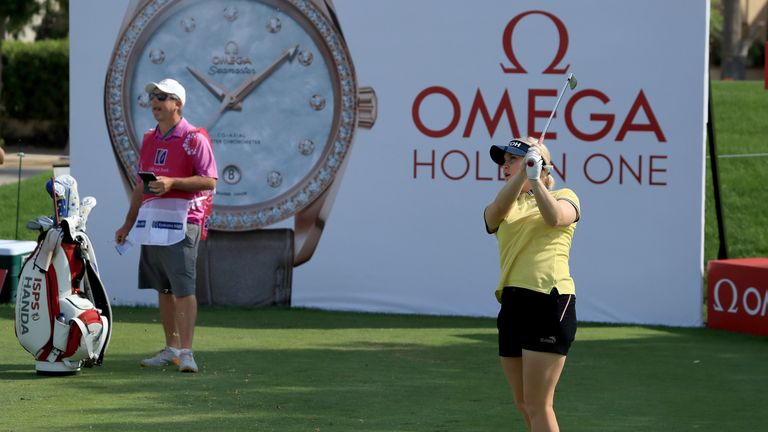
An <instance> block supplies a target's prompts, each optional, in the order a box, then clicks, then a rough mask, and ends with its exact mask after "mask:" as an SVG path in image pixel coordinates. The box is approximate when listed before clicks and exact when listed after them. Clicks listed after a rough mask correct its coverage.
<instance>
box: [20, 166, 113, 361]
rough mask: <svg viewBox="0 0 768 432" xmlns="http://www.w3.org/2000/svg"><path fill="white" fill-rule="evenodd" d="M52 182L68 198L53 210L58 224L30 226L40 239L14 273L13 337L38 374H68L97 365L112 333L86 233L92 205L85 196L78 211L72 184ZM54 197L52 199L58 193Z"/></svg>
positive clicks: (68, 180) (109, 312) (59, 180)
mask: <svg viewBox="0 0 768 432" xmlns="http://www.w3.org/2000/svg"><path fill="white" fill-rule="evenodd" d="M55 183H62V184H65V185H66V189H67V190H66V191H65V192H66V195H67V198H69V199H68V200H67V201H68V202H66V203H65V202H58V203H57V205H56V212H57V215H56V219H57V221H58V223H56V224H54V225H52V226H45V224H44V223H42V226H40V225H41V223H40V221H41V219H42V218H41V219H38V220H37V221H32V222H30V224H33V225H34V226H35V228H37V229H40V231H41V234H40V236H39V238H38V244H37V247H36V248H35V251H34V252H33V253H32V254H31V255H30V256H29V258H27V260H26V261H25V262H24V265H23V267H22V269H21V273H20V274H19V285H18V289H17V292H16V337H17V338H18V339H19V342H20V343H21V345H22V346H23V347H24V349H26V350H27V351H29V352H30V353H31V354H32V355H33V356H34V357H35V360H36V363H35V368H36V370H37V373H38V374H40V375H72V374H77V373H78V372H80V368H81V367H91V366H93V365H101V364H102V362H103V360H104V353H105V352H106V350H107V347H108V345H109V338H110V335H111V332H112V310H111V307H110V305H109V297H108V295H107V293H106V290H105V289H104V286H103V285H102V283H101V279H100V278H99V271H98V265H97V263H96V254H95V252H94V249H93V245H92V244H91V241H90V239H89V238H88V236H87V235H86V234H85V222H86V220H87V216H88V213H89V212H90V209H91V208H93V206H94V205H95V204H96V200H95V199H94V198H93V197H86V198H85V199H84V200H83V204H88V205H84V206H80V203H79V199H78V197H77V184H76V182H75V180H74V178H72V177H70V176H59V177H58V178H57V179H56V181H55ZM54 186H56V185H54ZM52 189H53V188H52ZM57 189H58V187H57ZM54 192H55V196H54V199H56V196H58V195H60V194H59V190H55V191H54ZM73 202H75V203H76V204H75V205H72V203H73ZM51 222H53V221H51ZM35 223H36V225H35ZM30 224H28V225H27V226H28V227H30Z"/></svg>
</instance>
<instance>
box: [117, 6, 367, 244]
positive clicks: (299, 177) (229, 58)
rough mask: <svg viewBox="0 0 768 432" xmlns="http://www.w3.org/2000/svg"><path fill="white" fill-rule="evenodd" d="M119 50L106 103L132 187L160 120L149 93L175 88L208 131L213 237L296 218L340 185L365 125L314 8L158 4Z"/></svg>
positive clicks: (337, 43)
mask: <svg viewBox="0 0 768 432" xmlns="http://www.w3.org/2000/svg"><path fill="white" fill-rule="evenodd" d="M130 19H131V20H130V22H129V23H128V24H127V26H126V27H125V30H124V31H123V33H122V34H121V36H120V38H119V39H118V42H117V44H116V48H115V53H114V55H113V58H112V61H111V64H110V67H109V71H108V75H107V82H106V91H105V103H106V115H107V123H108V129H109V131H110V137H111V140H112V145H113V148H114V150H115V153H116V154H117V156H118V159H119V160H120V161H121V163H122V165H123V169H124V173H125V174H126V176H127V177H128V178H129V179H130V181H131V182H132V183H133V182H134V181H135V178H134V175H135V173H136V167H137V161H138V152H139V149H140V147H141V139H142V136H143V134H144V132H146V131H147V130H148V129H151V128H153V127H154V126H155V124H156V121H155V120H154V118H153V116H152V112H151V110H150V109H149V106H150V105H149V98H148V95H147V93H146V92H145V90H144V86H145V85H146V84H147V83H148V82H150V81H155V82H157V81H159V80H161V79H163V78H174V79H176V80H178V81H179V82H180V83H181V84H182V85H183V86H184V88H185V89H186V92H187V94H186V103H185V105H184V107H183V112H182V115H183V116H184V118H186V119H187V121H189V122H190V123H192V124H193V125H195V126H197V127H204V128H206V129H207V130H208V132H209V134H210V136H211V141H212V144H213V151H214V155H215V158H216V165H217V167H218V170H219V172H218V174H219V181H218V182H217V185H216V195H215V198H214V209H213V215H212V218H211V228H213V229H220V230H227V231H241V230H250V229H255V228H259V227H263V226H266V225H270V224H272V223H274V222H277V221H279V220H282V219H286V218H288V217H291V216H293V215H294V214H295V213H296V212H297V211H299V210H301V209H303V208H304V207H306V206H307V205H309V204H310V203H311V202H312V201H313V200H315V199H316V198H317V197H318V196H319V195H320V194H321V193H322V192H323V191H324V190H325V189H326V188H327V187H328V186H329V184H330V182H331V181H332V179H333V177H334V174H335V173H336V171H337V170H338V169H339V167H340V165H341V163H342V161H343V159H344V157H345V155H346V153H347V150H348V148H349V146H350V143H351V139H352V135H353V133H354V129H355V124H356V112H355V101H356V89H357V86H356V82H355V76H354V70H353V66H352V64H351V62H350V60H349V53H348V51H347V48H346V46H345V44H344V42H343V38H342V36H341V35H340V34H339V33H338V32H337V30H336V27H335V26H334V25H333V24H332V23H331V22H330V21H329V20H328V19H327V18H326V16H325V15H324V14H322V13H321V12H320V11H318V10H317V9H316V8H315V6H314V4H313V3H312V2H311V1H306V0H186V1H185V0H176V1H174V0H155V1H147V2H144V3H143V4H142V6H140V7H139V8H138V9H137V10H136V12H135V13H134V14H133V16H132V17H131V18H130Z"/></svg>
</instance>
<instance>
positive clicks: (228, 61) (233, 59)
mask: <svg viewBox="0 0 768 432" xmlns="http://www.w3.org/2000/svg"><path fill="white" fill-rule="evenodd" d="M239 54H240V47H239V46H238V45H237V42H235V41H229V42H227V43H226V44H225V45H224V55H223V56H213V59H212V60H211V63H213V64H215V65H220V64H224V65H244V64H253V62H251V59H250V58H248V57H241V56H240V55H239Z"/></svg>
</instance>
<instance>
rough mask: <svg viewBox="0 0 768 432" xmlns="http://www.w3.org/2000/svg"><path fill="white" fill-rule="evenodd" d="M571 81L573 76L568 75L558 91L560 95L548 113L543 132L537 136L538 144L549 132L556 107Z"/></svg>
mask: <svg viewBox="0 0 768 432" xmlns="http://www.w3.org/2000/svg"><path fill="white" fill-rule="evenodd" d="M571 79H573V74H568V79H566V80H565V84H563V88H562V89H560V94H559V95H558V96H557V101H556V102H555V107H554V108H552V112H551V113H549V118H548V119H547V123H546V124H545V125H544V130H543V131H542V132H541V135H540V136H539V143H543V142H544V135H546V134H547V130H549V125H550V123H552V118H553V117H554V116H555V113H556V112H557V107H558V106H559V105H560V100H561V99H562V98H563V95H564V94H565V89H566V88H568V84H570V82H571Z"/></svg>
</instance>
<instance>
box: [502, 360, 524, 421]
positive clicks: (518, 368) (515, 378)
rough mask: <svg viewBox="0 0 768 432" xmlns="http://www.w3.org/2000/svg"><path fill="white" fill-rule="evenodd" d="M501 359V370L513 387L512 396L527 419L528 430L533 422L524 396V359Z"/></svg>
mask: <svg viewBox="0 0 768 432" xmlns="http://www.w3.org/2000/svg"><path fill="white" fill-rule="evenodd" d="M499 358H500V359H501V368H502V369H503V370H504V375H505V376H506V377H507V381H508V382H509V386H510V387H512V394H513V395H514V397H515V405H516V406H517V409H518V410H519V411H520V413H521V414H522V415H523V418H524V419H525V424H526V425H528V429H530V428H531V421H530V419H529V418H528V413H527V412H526V411H525V398H524V396H523V359H522V357H499Z"/></svg>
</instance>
